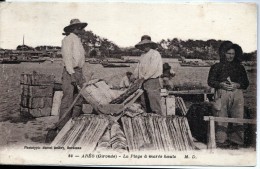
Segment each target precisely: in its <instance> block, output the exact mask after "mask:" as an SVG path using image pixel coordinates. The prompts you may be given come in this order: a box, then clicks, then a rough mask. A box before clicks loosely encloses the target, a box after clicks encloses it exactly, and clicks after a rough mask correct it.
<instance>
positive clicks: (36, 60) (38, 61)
mask: <svg viewBox="0 0 260 169" xmlns="http://www.w3.org/2000/svg"><path fill="white" fill-rule="evenodd" d="M20 61H21V62H37V63H42V62H45V61H46V59H28V60H20Z"/></svg>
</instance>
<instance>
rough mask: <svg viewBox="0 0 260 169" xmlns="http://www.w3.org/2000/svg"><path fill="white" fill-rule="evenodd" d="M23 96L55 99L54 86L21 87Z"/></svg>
mask: <svg viewBox="0 0 260 169" xmlns="http://www.w3.org/2000/svg"><path fill="white" fill-rule="evenodd" d="M21 88H22V95H23V96H29V97H53V85H42V86H30V85H21Z"/></svg>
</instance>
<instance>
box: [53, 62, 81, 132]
mask: <svg viewBox="0 0 260 169" xmlns="http://www.w3.org/2000/svg"><path fill="white" fill-rule="evenodd" d="M74 71H75V78H76V81H77V84H82V82H83V81H84V80H83V73H82V69H81V68H74ZM71 82H72V79H71V75H70V74H69V73H68V72H67V70H66V69H65V67H64V69H63V73H62V90H63V97H62V99H61V106H60V116H59V118H60V120H62V121H61V122H60V123H59V124H60V125H59V126H58V129H62V128H63V126H64V125H65V124H66V123H67V122H68V121H69V119H70V118H71V117H77V116H79V115H80V114H81V111H82V104H83V98H82V96H80V97H79V99H78V100H77V102H76V103H75V105H74V107H73V108H72V110H71V111H70V112H69V116H66V118H64V119H61V117H62V116H63V114H64V113H65V112H66V111H67V110H68V108H69V107H70V106H71V104H72V102H73V101H74V99H75V97H76V96H77V94H78V93H79V91H78V89H77V87H76V86H73V85H72V84H71ZM80 87H82V86H80Z"/></svg>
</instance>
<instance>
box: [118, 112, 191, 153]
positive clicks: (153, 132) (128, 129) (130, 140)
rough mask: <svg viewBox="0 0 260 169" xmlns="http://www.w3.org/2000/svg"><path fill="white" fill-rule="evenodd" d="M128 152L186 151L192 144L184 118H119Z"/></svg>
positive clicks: (146, 116) (141, 116)
mask: <svg viewBox="0 0 260 169" xmlns="http://www.w3.org/2000/svg"><path fill="white" fill-rule="evenodd" d="M121 119H122V124H123V129H124V132H125V135H126V139H127V144H128V148H129V151H142V150H144V151H147V150H151V151H153V150H159V151H186V150H193V149H194V143H193V140H192V136H191V132H190V129H189V125H188V121H187V119H186V117H179V116H158V115H155V114H146V113H144V114H142V115H138V116H136V117H133V118H130V117H127V116H124V117H122V118H121Z"/></svg>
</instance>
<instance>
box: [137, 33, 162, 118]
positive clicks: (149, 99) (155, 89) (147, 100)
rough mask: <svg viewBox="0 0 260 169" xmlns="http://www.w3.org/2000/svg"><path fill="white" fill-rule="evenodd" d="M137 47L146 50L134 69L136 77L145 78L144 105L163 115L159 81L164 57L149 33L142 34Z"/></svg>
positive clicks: (142, 99)
mask: <svg viewBox="0 0 260 169" xmlns="http://www.w3.org/2000/svg"><path fill="white" fill-rule="evenodd" d="M135 47H136V48H137V49H140V50H142V51H144V53H143V54H142V55H141V58H140V61H139V63H138V65H137V67H136V69H135V71H134V76H135V78H137V79H144V80H145V81H144V83H143V89H144V94H143V95H142V97H141V101H142V105H143V107H144V108H145V109H146V111H147V112H149V113H150V112H151V113H156V114H160V115H162V110H161V96H160V90H161V85H160V81H159V77H160V76H161V75H162V73H163V64H162V57H161V55H160V53H159V52H158V51H157V50H155V49H156V48H157V45H156V43H154V42H152V41H151V37H150V36H148V35H144V36H142V38H141V41H140V42H139V43H138V44H136V45H135Z"/></svg>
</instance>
